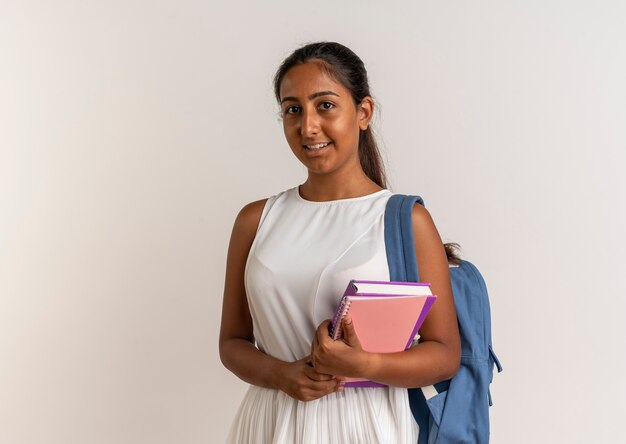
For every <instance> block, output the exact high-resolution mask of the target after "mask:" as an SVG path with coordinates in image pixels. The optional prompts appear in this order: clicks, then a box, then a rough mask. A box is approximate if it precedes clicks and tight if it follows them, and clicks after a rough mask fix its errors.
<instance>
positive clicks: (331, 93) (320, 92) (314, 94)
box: [280, 91, 339, 105]
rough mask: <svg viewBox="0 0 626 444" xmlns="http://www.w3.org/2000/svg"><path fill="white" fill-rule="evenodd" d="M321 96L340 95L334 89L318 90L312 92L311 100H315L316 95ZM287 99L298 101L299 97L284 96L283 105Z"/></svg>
mask: <svg viewBox="0 0 626 444" xmlns="http://www.w3.org/2000/svg"><path fill="white" fill-rule="evenodd" d="M320 96H337V97H339V94H337V93H334V92H332V91H319V92H316V93H313V94H311V95H310V96H309V100H313V99H314V98H316V97H320ZM287 101H291V102H297V101H298V99H297V98H296V97H292V96H289V97H284V98H283V99H282V100H281V101H280V103H281V105H282V104H283V102H287Z"/></svg>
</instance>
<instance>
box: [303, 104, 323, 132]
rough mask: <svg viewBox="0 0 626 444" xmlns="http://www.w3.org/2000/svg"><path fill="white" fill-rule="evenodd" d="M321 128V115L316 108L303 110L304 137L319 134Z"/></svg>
mask: <svg viewBox="0 0 626 444" xmlns="http://www.w3.org/2000/svg"><path fill="white" fill-rule="evenodd" d="M319 130H320V122H319V116H318V115H317V113H316V112H315V110H306V109H303V110H302V120H301V122H300V133H301V134H302V136H303V137H312V136H315V135H317V133H318V132H319Z"/></svg>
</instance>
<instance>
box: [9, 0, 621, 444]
mask: <svg viewBox="0 0 626 444" xmlns="http://www.w3.org/2000/svg"><path fill="white" fill-rule="evenodd" d="M625 22H626V6H624V3H623V2H620V1H599V2H583V1H567V2H565V1H562V2H559V1H546V0H542V1H523V2H522V1H519V2H490V1H474V2H461V1H457V2H453V1H440V2H412V3H411V4H410V5H409V2H384V3H383V2H372V1H369V2H363V1H355V0H353V1H345V2H332V1H328V0H322V1H318V2H312V3H311V2H310V3H308V4H302V3H301V2H279V1H272V2H252V1H249V2H242V1H238V2H231V3H226V2H224V3H223V4H215V3H211V2H207V1H197V0H194V1H187V2H175V1H169V2H166V1H163V0H157V1H145V0H144V1H140V0H135V1H130V2H129V1H124V2H121V1H112V2H96V1H88V2H79V1H70V0H64V1H57V2H35V1H30V0H26V1H16V0H14V1H2V2H1V3H0V442H2V443H10V444H22V443H28V444H31V443H32V444H34V443H46V444H57V443H59V444H61V443H63V444H73V443H76V444H79V443H80V444H83V443H90V444H100V443H102V444H104V443H107V444H108V443H117V444H122V443H129V444H130V443H133V444H134V443H151V444H159V443H190V444H191V443H198V444H200V443H209V442H211V443H212V442H222V441H223V439H224V437H225V434H226V432H227V428H228V426H229V425H230V421H231V419H232V417H233V415H234V413H235V410H236V408H237V406H238V404H239V400H240V399H241V396H242V394H243V392H244V390H245V384H243V383H242V382H240V381H239V380H238V379H237V378H236V377H235V376H233V375H232V374H230V373H229V372H227V371H226V370H225V369H223V368H222V366H221V364H220V362H219V358H218V353H217V335H218V329H219V315H220V308H221V297H222V290H223V276H224V267H225V256H226V248H227V242H228V238H229V235H230V229H231V226H232V223H233V221H234V217H235V215H236V213H237V211H238V210H239V208H240V207H241V206H243V205H244V204H245V203H246V202H249V201H251V200H256V199H259V198H262V197H267V196H269V195H271V194H275V193H277V192H279V191H282V190H284V189H286V188H289V187H292V186H295V185H296V184H298V183H301V182H302V181H303V180H304V178H305V171H304V170H303V168H302V167H301V166H300V165H299V163H298V162H297V160H296V159H295V158H293V156H292V154H291V153H290V150H289V148H288V146H287V144H286V142H285V141H284V138H283V135H282V128H281V124H280V122H279V121H278V119H277V114H276V113H277V110H278V108H277V106H276V105H275V103H274V102H273V98H272V90H271V78H272V75H273V73H274V70H275V69H276V67H277V65H278V64H279V63H280V62H281V60H282V59H283V58H284V57H285V56H286V55H288V53H289V52H290V51H291V50H293V49H295V48H296V47H297V46H299V45H300V44H303V43H306V42H309V41H316V40H336V41H339V42H342V43H344V44H346V45H348V46H349V47H351V48H352V49H353V50H354V51H355V52H356V53H357V54H359V55H360V56H361V58H362V59H363V60H364V61H365V63H366V66H367V68H368V69H369V73H370V81H371V86H372V89H373V93H374V96H375V99H377V100H378V104H379V108H380V109H381V113H380V115H379V120H378V124H377V127H378V130H379V133H380V135H381V138H382V141H383V143H384V146H385V155H386V156H387V157H388V159H389V171H390V175H391V179H392V187H393V189H394V191H397V192H408V193H419V194H421V195H422V196H423V197H424V198H425V200H426V204H427V206H428V208H429V209H430V211H431V213H432V214H433V217H434V219H435V221H436V223H437V225H438V227H439V230H440V232H441V234H442V236H443V237H444V239H446V240H453V241H457V242H460V243H461V244H462V246H463V247H464V252H465V255H466V257H467V258H469V259H471V260H472V261H474V262H475V263H476V264H477V265H478V266H479V267H480V269H481V270H482V271H483V273H484V276H485V278H486V280H487V283H488V287H489V290H490V294H491V301H492V315H493V329H494V345H495V348H496V351H497V352H498V354H499V356H500V358H501V360H502V363H503V365H504V367H505V372H504V373H502V374H499V375H496V377H495V381H494V384H493V386H492V392H493V397H494V401H495V406H494V407H493V409H492V410H491V412H492V421H493V427H492V437H493V440H492V441H493V442H495V443H507V444H510V443H529V442H533V443H537V442H542V443H544V442H545V443H552V442H570V443H574V442H579V443H588V442H619V441H622V440H623V439H624V438H623V436H624V434H623V432H622V431H621V430H622V426H621V420H622V417H621V416H622V415H621V413H620V410H621V409H620V407H621V401H622V400H623V399H624V397H625V396H626V384H625V383H624V378H623V375H624V374H625V373H626V358H625V355H624V349H625V347H624V346H625V345H626V343H625V342H626V341H625V339H624V337H625V336H624V335H625V333H626V332H625V331H624V327H623V326H622V325H623V323H622V322H621V319H622V317H623V313H624V310H625V309H626V303H625V302H624V295H623V285H619V284H621V282H623V276H622V273H624V271H625V269H624V265H625V261H624V256H623V255H624V251H625V247H626V235H625V234H624V232H625V231H624V226H625V225H626V208H625V206H626V204H625V202H626V199H625V196H624V190H625V189H626V187H625V185H626V183H625V179H624V171H626V169H625V166H626V154H625V150H626V129H625V126H626V125H625V124H626V106H625V105H624V104H625V103H626V82H625V81H624V79H626V48H625V46H626V27H625V26H624V23H625Z"/></svg>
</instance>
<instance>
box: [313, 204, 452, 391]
mask: <svg viewBox="0 0 626 444" xmlns="http://www.w3.org/2000/svg"><path fill="white" fill-rule="evenodd" d="M413 232H414V238H415V251H416V258H417V264H418V268H419V275H420V281H422V282H430V284H431V290H432V292H433V294H436V295H437V301H436V302H435V304H434V305H433V307H432V309H431V311H430V313H429V314H428V316H427V317H426V320H425V321H424V324H423V325H422V328H421V329H420V342H419V344H418V345H417V346H415V347H413V348H411V349H409V350H407V351H404V352H399V353H368V352H365V351H363V350H362V349H361V347H360V344H359V343H358V338H357V337H356V334H355V333H354V328H353V327H352V325H351V324H347V325H344V328H345V334H346V340H345V342H344V341H332V339H330V338H329V336H328V330H327V325H328V323H327V322H328V321H325V322H324V323H323V324H322V325H320V327H319V328H318V330H317V334H316V337H315V340H314V343H313V349H312V356H313V362H314V365H315V369H316V370H318V371H320V372H326V373H329V374H341V375H344V376H352V377H361V378H367V379H370V380H374V381H379V382H382V383H385V384H388V385H392V386H397V387H423V386H426V385H431V384H434V383H437V382H440V381H443V380H445V379H448V378H450V377H452V376H453V375H454V374H455V373H456V371H457V369H458V367H459V363H460V356H461V343H460V338H459V331H458V325H457V319H456V311H455V308H454V300H453V298H452V286H451V284H450V273H449V269H448V261H447V258H446V253H445V250H444V247H443V243H442V242H441V238H440V236H439V233H438V232H437V228H436V227H435V224H434V223H433V221H432V218H431V217H430V214H429V213H428V211H427V210H426V209H425V208H424V207H423V206H421V205H415V206H414V208H413Z"/></svg>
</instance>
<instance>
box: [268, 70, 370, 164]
mask: <svg viewBox="0 0 626 444" xmlns="http://www.w3.org/2000/svg"><path fill="white" fill-rule="evenodd" d="M280 100H281V103H280V106H281V113H282V116H283V129H284V131H285V137H286V138H287V142H288V143H289V146H290V147H291V150H292V151H293V153H294V154H295V155H296V157H297V158H298V159H299V160H300V162H302V163H303V164H304V165H305V166H306V167H307V169H308V170H309V173H313V174H328V173H332V172H335V171H338V170H345V172H350V171H351V169H352V168H360V162H359V155H358V144H359V130H361V129H363V130H365V129H366V128H367V125H368V124H369V121H370V119H371V115H372V102H371V99H369V98H367V100H363V101H362V102H361V104H359V105H358V106H355V104H354V101H353V100H352V96H351V94H350V91H348V90H347V89H346V88H345V87H344V86H343V85H341V84H340V83H338V82H337V81H335V80H334V79H332V78H331V77H330V76H329V75H328V74H326V73H325V72H324V71H323V70H322V69H321V68H320V66H319V65H318V64H316V63H305V64H302V65H297V66H294V67H293V68H291V69H290V70H289V71H287V74H285V76H284V77H283V80H282V82H281V84H280Z"/></svg>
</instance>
